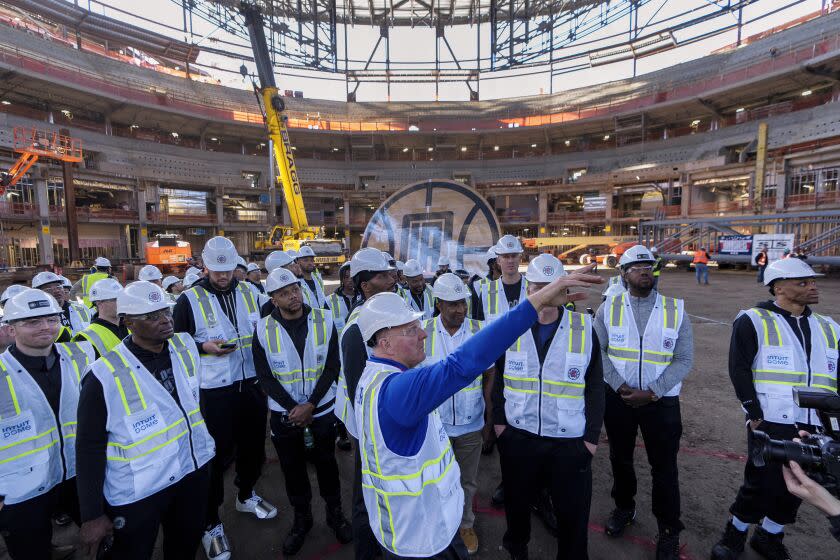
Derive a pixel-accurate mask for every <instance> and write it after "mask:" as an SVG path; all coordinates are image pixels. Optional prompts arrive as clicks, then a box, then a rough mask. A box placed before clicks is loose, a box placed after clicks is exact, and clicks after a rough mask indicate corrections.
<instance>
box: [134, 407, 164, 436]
mask: <svg viewBox="0 0 840 560" xmlns="http://www.w3.org/2000/svg"><path fill="white" fill-rule="evenodd" d="M158 423H159V420H158V417H157V413H154V412H153V413H152V414H150V415H149V416H146V417H145V418H141V419H139V420H136V421H134V422H132V423H131V429H132V430H134V433H135V434H142V433H143V432H145V431H146V430H148V429H150V428H153V427H155V426H157V425H158Z"/></svg>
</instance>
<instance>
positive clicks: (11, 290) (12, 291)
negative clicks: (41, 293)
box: [0, 284, 29, 305]
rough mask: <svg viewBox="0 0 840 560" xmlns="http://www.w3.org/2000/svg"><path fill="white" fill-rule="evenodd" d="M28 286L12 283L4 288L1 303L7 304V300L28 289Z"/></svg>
mask: <svg viewBox="0 0 840 560" xmlns="http://www.w3.org/2000/svg"><path fill="white" fill-rule="evenodd" d="M28 289H29V288H27V287H26V286H23V285H21V284H12V285H10V286H9V287H8V288H6V289H5V290H3V294H2V295H0V305H5V304H6V302H7V301H9V300H10V299H12V298H13V297H14V296H16V295H18V294H19V293H21V292H22V291H24V290H28Z"/></svg>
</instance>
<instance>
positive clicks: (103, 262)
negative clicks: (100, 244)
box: [93, 257, 111, 268]
mask: <svg viewBox="0 0 840 560" xmlns="http://www.w3.org/2000/svg"><path fill="white" fill-rule="evenodd" d="M93 266H95V267H97V268H105V267H110V266H111V261H109V260H108V259H106V258H105V257H96V260H95V261H93Z"/></svg>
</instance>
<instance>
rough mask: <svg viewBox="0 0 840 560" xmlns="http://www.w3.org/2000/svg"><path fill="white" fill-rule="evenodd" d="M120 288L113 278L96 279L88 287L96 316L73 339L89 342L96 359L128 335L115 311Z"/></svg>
mask: <svg viewBox="0 0 840 560" xmlns="http://www.w3.org/2000/svg"><path fill="white" fill-rule="evenodd" d="M122 290H123V287H122V286H121V285H120V283H119V282H117V281H116V280H114V279H113V278H104V279H102V280H97V281H96V283H94V285H93V286H91V288H90V293H89V294H88V299H89V300H90V302H91V303H92V304H93V305H94V306H95V307H96V317H95V318H94V319H93V321H91V322H90V325H88V326H87V328H85V329H84V330H82V331H80V332H79V333H77V334H76V336H75V337H74V338H73V340H75V341H84V342H90V343H91V344H92V345H93V350H94V352H95V353H96V359H99V358H100V357H101V356H102V355H103V354H105V353H106V352H108V351H109V350H111V348H113V347H114V346H116V345H117V344H119V343H120V342H121V341H122V339H124V338H125V337H126V336H128V329H126V328H125V325H123V323H122V320H120V317H119V314H118V313H117V296H119V295H120V292H122Z"/></svg>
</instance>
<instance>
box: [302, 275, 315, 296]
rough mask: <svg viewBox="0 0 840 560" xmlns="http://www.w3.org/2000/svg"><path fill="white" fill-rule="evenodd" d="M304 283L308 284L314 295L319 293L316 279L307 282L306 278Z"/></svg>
mask: <svg viewBox="0 0 840 560" xmlns="http://www.w3.org/2000/svg"><path fill="white" fill-rule="evenodd" d="M303 281H304V282H306V285H307V286H309V289H310V290H312V293H313V294H317V293H318V289H317V288H316V287H315V280H314V279H312V278H310V279H309V280H307V279H306V278H304V279H303Z"/></svg>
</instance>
